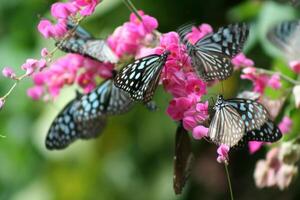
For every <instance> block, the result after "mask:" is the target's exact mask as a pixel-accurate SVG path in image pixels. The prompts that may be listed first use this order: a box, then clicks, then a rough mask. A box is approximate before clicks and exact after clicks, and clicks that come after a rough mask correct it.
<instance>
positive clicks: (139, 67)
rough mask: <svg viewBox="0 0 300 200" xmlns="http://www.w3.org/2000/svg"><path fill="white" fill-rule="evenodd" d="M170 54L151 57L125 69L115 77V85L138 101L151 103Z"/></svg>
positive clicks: (131, 64)
mask: <svg viewBox="0 0 300 200" xmlns="http://www.w3.org/2000/svg"><path fill="white" fill-rule="evenodd" d="M168 55H169V52H168V51H166V52H165V53H163V54H162V55H157V54H154V55H149V56H146V57H144V58H140V59H138V60H136V61H134V62H133V63H130V64H128V65H126V66H125V67H123V68H122V69H121V70H120V72H119V73H118V74H117V75H116V77H115V85H116V86H117V87H118V88H121V89H122V90H124V91H126V92H128V93H129V94H130V96H131V98H132V99H134V100H136V101H143V102H144V103H147V102H149V101H150V100H151V99H152V97H153V94H154V92H155V90H156V88H157V85H158V82H159V77H160V73H161V71H162V68H163V66H164V65H165V62H166V60H167V57H168Z"/></svg>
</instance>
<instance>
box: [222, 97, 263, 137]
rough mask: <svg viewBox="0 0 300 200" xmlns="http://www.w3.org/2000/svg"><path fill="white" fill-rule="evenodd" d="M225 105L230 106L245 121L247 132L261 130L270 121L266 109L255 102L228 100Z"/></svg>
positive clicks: (238, 99) (237, 99) (249, 100)
mask: <svg viewBox="0 0 300 200" xmlns="http://www.w3.org/2000/svg"><path fill="white" fill-rule="evenodd" d="M225 104H229V105H230V106H232V107H233V108H234V109H235V110H236V111H237V112H238V113H239V115H240V116H241V117H242V120H243V121H244V124H245V131H246V132H247V131H251V130H255V129H259V128H260V127H261V126H262V125H263V124H264V123H265V122H266V121H267V120H268V119H269V114H268V111H267V110H266V108H265V107H264V106H263V105H262V104H260V103H258V102H256V101H254V100H251V99H242V98H236V99H226V100H225Z"/></svg>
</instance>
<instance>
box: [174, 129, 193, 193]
mask: <svg viewBox="0 0 300 200" xmlns="http://www.w3.org/2000/svg"><path fill="white" fill-rule="evenodd" d="M193 157H194V156H193V153H192V147H191V141H190V138H189V135H188V132H187V131H186V130H185V129H184V128H183V126H182V124H180V125H179V126H178V128H177V130H176V137H175V156H174V176H173V188H174V191H175V194H181V192H182V189H183V187H184V186H185V183H186V181H187V179H188V177H189V175H190V171H191V163H192V160H193Z"/></svg>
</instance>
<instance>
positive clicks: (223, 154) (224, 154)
mask: <svg viewBox="0 0 300 200" xmlns="http://www.w3.org/2000/svg"><path fill="white" fill-rule="evenodd" d="M229 150H230V148H229V147H228V146H227V145H224V144H221V145H220V146H219V148H218V150H217V153H218V158H217V161H218V163H225V164H227V163H228V158H229V157H228V152H229Z"/></svg>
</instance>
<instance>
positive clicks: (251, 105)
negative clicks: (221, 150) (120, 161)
mask: <svg viewBox="0 0 300 200" xmlns="http://www.w3.org/2000/svg"><path fill="white" fill-rule="evenodd" d="M214 110H215V115H214V116H213V118H212V121H211V123H210V126H209V131H208V136H209V138H210V139H211V140H212V141H213V142H214V143H216V144H218V145H221V144H225V145H227V146H229V147H232V146H235V145H236V144H237V143H238V142H239V141H240V140H242V138H243V137H244V136H245V135H246V136H247V137H249V138H255V137H258V138H259V140H261V141H264V140H267V139H265V138H268V135H265V134H263V133H262V132H261V131H264V129H268V124H266V123H268V122H269V124H270V123H272V122H271V121H270V120H269V114H268V112H267V110H266V109H265V108H264V106H263V105H261V104H260V103H258V102H256V101H254V100H250V99H242V98H235V99H227V100H225V99H224V98H223V96H222V95H219V96H218V99H217V101H216V103H215V106H214ZM265 124H266V125H265ZM269 129H270V128H269ZM272 131H274V129H272V130H271V131H268V133H269V134H273V133H274V132H272ZM248 133H249V134H248ZM250 134H252V135H253V134H254V136H253V137H252V136H251V137H250ZM275 134H276V133H274V135H275ZM276 138H277V137H276ZM271 139H272V138H271ZM270 142H271V141H270Z"/></svg>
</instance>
